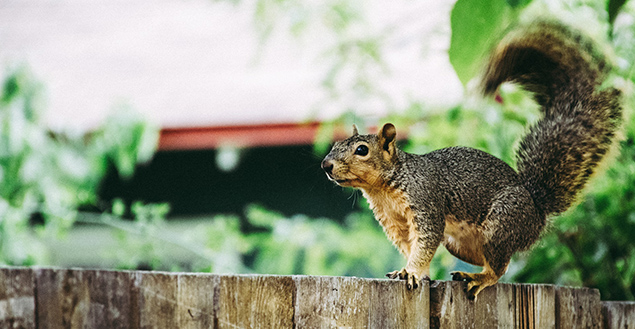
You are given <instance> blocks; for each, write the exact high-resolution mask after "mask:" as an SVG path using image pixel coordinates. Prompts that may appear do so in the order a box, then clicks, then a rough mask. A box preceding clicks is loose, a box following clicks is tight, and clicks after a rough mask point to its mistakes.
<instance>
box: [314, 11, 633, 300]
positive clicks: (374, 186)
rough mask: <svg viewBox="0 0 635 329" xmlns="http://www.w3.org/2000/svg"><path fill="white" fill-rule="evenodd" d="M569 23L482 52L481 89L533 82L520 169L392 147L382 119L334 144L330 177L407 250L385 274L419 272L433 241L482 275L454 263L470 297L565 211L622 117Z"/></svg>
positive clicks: (446, 152)
mask: <svg viewBox="0 0 635 329" xmlns="http://www.w3.org/2000/svg"><path fill="white" fill-rule="evenodd" d="M591 46H592V44H591V43H589V42H587V41H585V39H584V37H583V36H581V35H580V34H579V33H577V32H575V31H572V30H570V29H568V28H566V27H564V26H562V25H560V24H558V23H553V22H538V23H536V24H533V25H531V26H530V27H528V28H526V29H524V30H521V31H520V32H517V33H512V35H511V36H510V37H508V38H506V39H505V41H504V42H503V43H501V45H500V46H499V47H497V48H496V50H495V53H494V54H493V55H492V57H491V58H490V61H489V63H488V65H487V70H486V74H485V77H484V79H483V86H484V87H483V90H484V91H485V93H486V94H489V93H493V92H495V90H496V89H497V88H498V86H499V85H500V84H501V83H503V82H505V81H513V82H517V83H519V84H521V85H523V86H525V87H526V88H527V89H529V90H531V91H533V92H534V94H535V96H536V100H537V101H538V103H539V104H540V105H541V106H542V111H543V113H544V117H543V118H542V119H541V120H539V121H538V122H537V123H536V124H534V125H533V126H531V127H530V128H529V132H528V134H527V135H526V136H525V137H524V138H523V140H522V141H521V143H520V146H519V150H518V152H517V164H518V172H516V171H515V170H514V169H512V168H511V167H510V166H509V165H507V164H506V163H504V162H503V161H501V160H500V159H497V158H495V157H494V156H492V155H490V154H487V153H485V152H482V151H479V150H476V149H472V148H467V147H450V148H445V149H440V150H436V151H433V152H430V153H428V154H424V155H415V154H409V153H406V152H403V151H401V150H399V149H398V148H397V147H396V145H395V140H396V129H395V127H394V126H393V125H392V124H390V123H388V124H385V125H384V126H383V127H382V128H381V129H380V130H379V131H378V133H377V134H370V135H360V134H359V132H358V131H357V129H356V128H355V129H354V133H353V136H351V137H350V138H347V139H346V140H343V141H340V142H337V143H335V145H333V148H332V149H331V152H330V153H329V154H328V155H327V156H326V157H325V158H324V160H323V161H322V168H323V169H324V171H325V172H326V174H327V176H328V178H329V179H331V180H332V181H334V182H336V183H337V184H339V185H341V186H349V187H354V188H358V189H361V190H362V192H363V194H364V197H366V199H367V200H368V202H369V204H370V207H371V209H372V210H373V213H374V214H375V217H376V218H377V220H378V221H379V223H380V224H381V225H382V227H383V228H384V231H385V232H386V235H387V236H388V238H389V239H390V240H391V241H392V242H393V243H394V244H395V246H396V247H397V248H398V249H399V251H400V252H401V253H402V254H403V255H404V256H405V258H406V259H407V263H406V266H405V267H404V268H402V269H401V270H397V271H393V272H390V273H388V276H389V277H390V278H399V279H402V280H405V281H406V286H407V287H408V288H409V289H414V288H416V287H417V286H418V284H419V280H421V279H425V278H428V276H429V271H430V262H431V261H432V257H433V256H434V253H435V251H436V250H437V248H438V246H439V245H440V244H441V243H443V244H444V245H445V246H446V248H447V249H448V251H449V252H450V253H451V254H453V255H454V256H456V257H457V258H459V259H462V260H464V261H466V262H468V263H472V264H474V265H478V266H482V267H483V271H482V272H481V273H464V272H454V273H452V277H453V279H455V280H464V281H468V283H467V293H468V297H470V298H475V297H476V296H477V295H478V293H479V292H480V291H482V290H483V289H484V288H486V287H488V286H491V285H493V284H495V283H496V282H497V281H498V279H499V278H500V277H501V276H502V275H503V274H504V273H505V271H506V270H507V266H508V265H509V261H510V259H511V257H512V255H513V254H514V253H515V252H517V251H520V250H525V249H527V248H529V247H530V246H531V245H532V244H533V243H534V242H535V241H536V240H537V239H538V238H539V236H540V233H541V231H542V230H543V228H544V227H545V224H546V221H547V216H549V215H554V214H558V213H560V212H562V211H565V210H566V209H567V208H568V207H570V206H571V204H572V203H573V202H574V201H575V198H576V196H577V195H578V194H579V193H580V191H581V190H582V189H583V188H584V186H585V184H586V182H587V181H588V179H589V177H590V176H591V175H592V174H593V172H594V171H595V170H596V167H597V166H598V164H599V163H600V161H601V160H602V158H603V157H604V155H605V154H606V153H607V151H608V150H609V149H610V148H611V144H612V141H613V140H614V139H615V134H616V131H617V130H618V128H619V126H620V123H621V115H622V114H621V110H622V109H621V106H620V92H619V91H618V90H616V89H613V88H607V89H602V88H601V85H602V83H603V80H604V77H605V76H606V74H607V71H608V68H607V65H606V63H605V62H604V60H603V59H601V57H599V56H598V55H597V54H596V53H594V52H593V49H592V47H591Z"/></svg>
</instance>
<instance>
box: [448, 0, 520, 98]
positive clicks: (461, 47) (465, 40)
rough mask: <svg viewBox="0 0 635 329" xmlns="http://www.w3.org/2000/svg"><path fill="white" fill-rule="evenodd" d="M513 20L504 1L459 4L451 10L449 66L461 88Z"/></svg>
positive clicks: (463, 1) (478, 0)
mask: <svg viewBox="0 0 635 329" xmlns="http://www.w3.org/2000/svg"><path fill="white" fill-rule="evenodd" d="M515 17H516V14H515V11H514V10H513V9H512V7H511V6H510V5H509V3H508V1H506V0H486V1H482V0H459V1H457V2H456V4H455V5H454V8H453V9H452V14H451V17H450V25H451V28H452V38H451V40H450V50H449V55H450V63H451V64H452V67H454V71H456V74H457V76H458V77H459V80H461V83H463V85H464V86H465V85H467V83H468V82H469V81H470V80H471V79H472V78H474V77H475V76H476V75H477V74H478V73H479V71H480V69H481V67H482V66H483V58H484V56H485V55H486V54H487V52H488V51H489V50H490V49H491V47H492V45H493V44H494V43H495V42H496V41H497V40H499V39H500V37H501V35H502V32H503V31H504V30H505V29H506V28H507V26H508V25H509V23H510V22H511V21H512V20H513V18H515Z"/></svg>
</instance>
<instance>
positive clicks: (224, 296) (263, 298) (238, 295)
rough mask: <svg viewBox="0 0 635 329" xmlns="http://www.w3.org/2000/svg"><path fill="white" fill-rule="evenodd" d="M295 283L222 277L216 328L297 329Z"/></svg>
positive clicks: (267, 278)
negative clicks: (295, 327)
mask: <svg viewBox="0 0 635 329" xmlns="http://www.w3.org/2000/svg"><path fill="white" fill-rule="evenodd" d="M295 290H296V289H295V283H294V281H293V279H292V278H291V277H288V276H287V277H284V276H221V277H220V280H219V283H218V286H217V288H216V290H215V292H214V294H215V295H217V297H215V300H217V301H218V302H217V303H216V309H215V315H216V316H215V319H214V321H215V326H216V327H218V328H293V322H294V317H293V316H294V304H295Z"/></svg>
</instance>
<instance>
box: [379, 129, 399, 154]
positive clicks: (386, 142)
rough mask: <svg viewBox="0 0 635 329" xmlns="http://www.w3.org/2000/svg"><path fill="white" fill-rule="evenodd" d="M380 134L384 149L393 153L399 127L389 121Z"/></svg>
mask: <svg viewBox="0 0 635 329" xmlns="http://www.w3.org/2000/svg"><path fill="white" fill-rule="evenodd" d="M377 135H378V136H379V142H380V143H381V146H382V148H383V149H384V151H388V152H389V153H391V154H392V153H393V151H394V149H395V136H397V129H395V126H393V124H392V123H387V124H385V125H384V126H383V127H381V129H380V130H379V133H378V134H377Z"/></svg>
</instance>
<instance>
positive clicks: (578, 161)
mask: <svg viewBox="0 0 635 329" xmlns="http://www.w3.org/2000/svg"><path fill="white" fill-rule="evenodd" d="M596 50H597V47H596V46H595V45H594V44H593V43H592V42H591V40H589V39H588V38H585V36H584V35H582V34H580V33H579V32H577V31H573V30H571V29H570V28H568V27H565V26H563V25H561V24H559V23H556V22H548V21H541V22H536V23H533V24H532V25H530V26H528V27H526V28H525V29H522V30H519V31H517V32H514V33H511V34H510V35H509V36H508V37H507V38H506V39H505V40H504V41H503V42H502V43H501V44H500V45H499V46H498V47H497V48H496V50H495V51H494V53H493V55H492V57H491V59H490V62H489V64H488V66H487V68H486V73H485V75H484V79H483V88H484V92H485V93H486V94H492V93H494V92H495V91H496V89H497V88H498V86H499V85H500V84H501V83H503V82H506V81H512V82H517V83H519V84H521V85H523V86H524V87H525V88H526V89H527V90H529V91H532V92H534V95H535V98H536V101H537V102H538V103H539V104H540V105H541V107H542V112H543V114H544V117H543V118H542V119H540V120H539V121H538V122H537V123H536V124H534V125H533V126H532V127H530V129H529V133H528V134H527V136H525V138H524V139H523V140H522V141H521V143H520V147H519V150H518V153H517V166H518V172H519V175H520V176H521V178H522V180H523V182H524V184H525V186H526V188H527V189H528V190H529V192H530V193H531V194H532V196H533V198H534V202H535V203H536V205H537V206H538V207H539V208H540V209H541V210H542V211H543V213H544V214H545V215H548V214H554V213H561V212H563V211H565V210H567V208H569V206H571V204H572V203H573V202H574V201H575V198H576V195H577V193H578V192H580V191H581V190H582V189H583V188H584V185H585V184H586V182H587V180H588V179H589V177H590V176H591V175H592V174H593V171H594V170H595V168H596V167H597V165H598V163H599V162H600V160H601V159H602V157H603V156H604V155H605V154H606V153H607V152H608V151H609V148H610V146H611V143H612V140H613V139H614V136H615V134H616V132H617V130H618V129H619V127H620V124H621V121H622V108H621V105H620V98H621V96H620V91H619V90H617V89H614V88H606V89H603V90H601V89H600V85H601V84H602V83H603V82H604V80H605V78H606V76H607V74H608V71H609V67H608V65H607V64H606V61H605V60H604V57H603V56H602V55H601V54H600V53H598V52H596Z"/></svg>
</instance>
